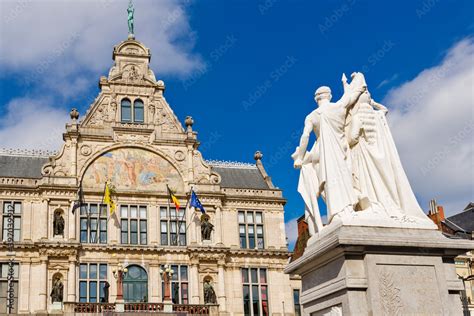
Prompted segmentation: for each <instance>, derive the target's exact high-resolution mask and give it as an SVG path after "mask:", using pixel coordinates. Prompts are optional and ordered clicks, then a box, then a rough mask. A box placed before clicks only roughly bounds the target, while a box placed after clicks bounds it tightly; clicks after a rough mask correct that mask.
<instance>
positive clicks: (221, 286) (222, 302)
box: [217, 262, 227, 311]
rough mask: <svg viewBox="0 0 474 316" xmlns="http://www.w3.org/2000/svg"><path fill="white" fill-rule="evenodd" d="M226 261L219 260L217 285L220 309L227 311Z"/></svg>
mask: <svg viewBox="0 0 474 316" xmlns="http://www.w3.org/2000/svg"><path fill="white" fill-rule="evenodd" d="M224 264H225V263H224V262H219V263H218V264H217V265H218V278H219V284H218V285H217V297H218V299H217V302H218V303H219V310H220V311H226V310H227V309H226V295H225V270H224Z"/></svg>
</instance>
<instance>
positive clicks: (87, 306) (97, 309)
mask: <svg viewBox="0 0 474 316" xmlns="http://www.w3.org/2000/svg"><path fill="white" fill-rule="evenodd" d="M73 304H74V307H73V310H74V312H75V313H103V312H113V311H115V303H73Z"/></svg>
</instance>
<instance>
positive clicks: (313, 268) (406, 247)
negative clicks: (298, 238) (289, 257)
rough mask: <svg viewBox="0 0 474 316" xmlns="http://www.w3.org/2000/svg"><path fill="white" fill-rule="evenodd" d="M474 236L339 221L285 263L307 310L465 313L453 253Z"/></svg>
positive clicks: (473, 244) (473, 246) (307, 312)
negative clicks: (297, 282) (457, 237)
mask: <svg viewBox="0 0 474 316" xmlns="http://www.w3.org/2000/svg"><path fill="white" fill-rule="evenodd" d="M470 249H474V242H472V241H468V240H452V239H448V238H446V237H444V236H443V235H442V234H441V233H440V232H438V231H436V230H427V229H403V228H393V227H392V228H387V227H360V226H340V227H338V228H336V229H335V230H332V231H331V232H330V233H328V234H325V235H324V236H321V237H320V238H318V239H317V240H316V241H314V242H313V243H312V244H311V245H310V246H308V248H307V249H306V250H305V252H304V254H303V256H302V257H300V258H299V259H297V260H295V261H294V262H292V263H291V264H289V266H288V267H287V268H286V269H285V272H286V273H292V274H300V275H301V277H302V283H303V284H302V294H301V304H302V305H303V310H304V315H407V314H410V315H412V314H416V315H462V306H461V300H460V291H462V290H464V288H463V285H462V282H461V281H460V280H459V279H458V278H457V276H456V273H455V267H454V257H455V256H457V255H458V254H461V253H464V252H466V251H467V250H470Z"/></svg>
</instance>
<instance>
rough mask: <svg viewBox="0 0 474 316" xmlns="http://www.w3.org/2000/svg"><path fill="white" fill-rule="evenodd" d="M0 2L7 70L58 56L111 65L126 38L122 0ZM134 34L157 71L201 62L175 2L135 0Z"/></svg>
mask: <svg viewBox="0 0 474 316" xmlns="http://www.w3.org/2000/svg"><path fill="white" fill-rule="evenodd" d="M188 2H189V1H188ZM0 6H1V11H2V15H4V18H3V19H2V22H1V29H0V36H1V42H0V43H1V45H0V55H1V56H2V58H1V60H0V64H1V66H2V67H3V68H5V69H7V70H11V71H24V70H29V71H31V70H32V71H35V70H36V69H38V68H41V63H43V64H45V65H51V64H52V63H53V62H54V63H57V62H58V61H59V62H60V63H66V64H67V66H68V67H70V66H73V67H74V69H75V70H82V71H84V70H89V71H95V72H97V71H104V70H106V69H108V67H109V66H111V65H112V60H111V55H112V49H113V46H114V45H116V44H118V43H119V42H120V41H122V40H126V39H127V34H128V28H127V12H126V9H127V2H126V1H111V0H101V1H96V0H82V1H52V0H48V1H46V0H45V1H31V0H23V1H4V2H2V3H1V4H0ZM135 33H136V38H137V40H140V41H142V42H143V43H144V44H145V45H147V46H148V47H150V48H151V50H152V53H153V56H152V67H153V69H154V70H155V71H156V73H157V74H158V76H159V75H161V74H175V75H186V74H188V73H189V72H191V71H192V70H194V69H196V68H197V67H199V66H200V65H201V62H200V59H199V57H198V56H196V55H194V54H192V52H191V50H192V48H193V46H194V36H192V34H193V32H192V30H191V27H190V25H189V17H188V15H187V13H186V7H185V6H184V4H182V3H181V2H180V1H174V0H163V1H151V0H143V1H136V3H135ZM61 67H62V65H61ZM105 74H106V73H105Z"/></svg>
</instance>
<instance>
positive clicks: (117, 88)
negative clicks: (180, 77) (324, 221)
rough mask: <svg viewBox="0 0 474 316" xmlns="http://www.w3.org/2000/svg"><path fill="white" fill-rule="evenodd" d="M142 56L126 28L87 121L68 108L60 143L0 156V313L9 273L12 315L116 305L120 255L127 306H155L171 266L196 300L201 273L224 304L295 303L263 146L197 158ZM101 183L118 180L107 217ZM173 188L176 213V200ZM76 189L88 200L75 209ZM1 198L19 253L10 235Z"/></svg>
mask: <svg viewBox="0 0 474 316" xmlns="http://www.w3.org/2000/svg"><path fill="white" fill-rule="evenodd" d="M150 57H151V54H150V50H149V49H148V48H146V47H145V46H144V45H143V44H142V43H140V42H138V41H136V40H135V39H133V38H129V39H128V40H126V41H123V42H121V43H120V44H118V45H117V46H116V47H115V48H114V51H113V60H114V64H113V66H112V68H111V69H110V72H109V74H108V76H107V77H105V76H103V77H101V78H100V80H99V87H100V93H99V95H98V96H97V98H96V99H95V101H94V102H93V103H92V104H91V105H90V107H89V109H88V110H87V113H86V114H85V116H84V117H83V118H82V119H79V113H78V112H77V111H76V110H75V109H73V110H72V111H71V121H70V122H69V123H68V124H67V125H66V130H65V132H64V134H63V139H64V144H63V145H62V147H61V149H60V151H59V152H58V153H53V154H51V153H45V152H27V151H24V152H19V151H15V150H13V151H5V150H4V151H3V152H2V153H1V155H0V204H1V207H2V209H3V220H2V237H3V240H4V243H3V244H2V246H1V249H0V263H1V265H2V269H1V271H2V272H1V273H2V274H1V278H0V281H1V283H0V285H1V286H0V291H1V292H0V313H4V312H6V307H5V306H6V300H7V287H8V285H9V284H11V285H12V286H13V288H14V297H15V300H14V308H13V312H14V313H20V314H21V313H37V312H48V311H52V310H53V309H58V308H65V307H67V306H69V305H72V306H78V305H80V304H78V303H79V302H81V303H87V302H88V303H98V302H103V301H108V302H110V303H114V302H115V301H116V295H117V282H116V279H115V276H116V274H117V269H118V267H119V266H123V267H125V268H126V270H127V273H126V274H125V276H124V279H123V295H124V300H125V302H126V303H127V302H130V303H132V302H142V303H146V302H148V303H160V302H162V300H163V283H162V279H161V275H160V268H161V267H162V266H163V265H165V264H168V265H171V268H172V269H173V271H174V272H175V273H174V275H173V277H172V280H171V292H172V293H171V294H172V299H173V301H174V302H175V303H176V304H204V303H205V302H204V293H203V292H204V284H205V283H208V284H211V285H212V286H213V288H214V290H215V294H216V299H217V304H218V305H219V313H221V314H230V315H243V314H246V315H270V314H271V315H278V314H281V313H285V314H287V315H289V314H294V313H295V304H294V297H296V296H297V295H298V293H299V289H300V281H299V280H297V279H293V278H291V277H290V276H288V275H286V274H284V273H283V268H284V266H285V265H286V264H287V262H288V257H289V251H288V248H287V243H286V238H285V231H284V219H283V206H284V204H285V199H284V198H283V196H282V192H281V190H280V189H278V188H277V187H275V186H274V185H273V184H272V182H271V180H270V177H269V176H268V175H267V173H266V172H265V170H264V167H263V164H262V162H261V158H262V156H261V154H260V153H258V152H257V153H256V154H255V160H256V163H255V164H244V163H222V162H212V161H206V160H204V159H203V157H202V155H201V153H200V152H199V150H198V148H199V141H198V139H197V133H196V132H195V131H193V128H192V126H193V120H192V118H191V117H187V118H186V119H185V127H184V128H183V126H182V125H181V123H180V121H179V120H178V118H177V117H176V116H175V115H174V113H173V111H172V109H171V107H170V106H169V104H168V103H167V102H166V99H165V97H164V91H165V84H164V82H163V81H161V80H156V78H155V75H154V73H153V71H152V70H151V69H150V68H149V62H150ZM106 181H110V183H111V184H112V185H113V186H114V187H115V188H114V193H113V200H114V201H115V203H116V205H117V207H116V211H115V213H114V214H113V215H110V207H108V206H107V205H105V204H104V203H103V194H104V186H105V182H106ZM167 186H169V187H170V188H171V189H172V190H173V191H174V192H175V195H176V196H177V197H178V199H179V201H180V204H181V208H180V209H179V210H176V209H175V207H174V205H173V204H171V206H170V203H169V195H168V192H167ZM80 188H82V193H83V196H84V202H85V204H84V205H82V206H81V207H80V208H78V209H76V210H75V212H74V213H73V212H72V209H73V205H74V203H75V201H77V200H78V196H79V195H81V194H80V193H81V192H80V191H81V190H79V189H80ZM191 188H194V190H195V191H196V192H197V193H198V195H199V198H200V200H201V202H202V204H203V206H204V208H205V210H206V213H207V214H208V215H209V216H210V222H211V223H212V224H213V225H214V230H213V231H212V233H211V236H210V240H202V238H201V237H202V236H201V228H200V226H201V220H200V217H201V213H200V212H199V211H196V210H194V209H193V208H189V207H186V205H187V202H186V201H187V200H188V199H189V192H190V190H191ZM9 209H11V210H12V212H13V218H14V221H13V224H12V225H13V237H14V240H15V243H14V249H13V252H9V251H8V248H7V244H6V242H5V240H6V239H7V236H8V230H7V228H8V218H9V215H8V211H9ZM10 258H13V259H14V262H15V264H14V274H15V278H14V280H13V281H11V282H9V281H8V280H7V276H8V260H9V259H10ZM207 281H209V282H207ZM55 284H56V285H55ZM108 285H110V288H108ZM206 286H209V285H206ZM105 287H107V289H105ZM107 292H108V293H109V295H108V298H107ZM58 293H60V295H59V294H58ZM53 300H56V301H61V300H62V301H63V302H64V304H61V303H59V304H58V302H56V303H55V304H53V302H52V301H53ZM73 303H75V304H73ZM83 305H85V304H83ZM138 305H140V304H138ZM138 305H137V306H138ZM144 305H146V304H141V306H144ZM127 306H128V307H127ZM131 306H132V304H129V305H126V308H129V309H130V308H132V307H131ZM138 308H140V307H138ZM296 308H298V306H296Z"/></svg>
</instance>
